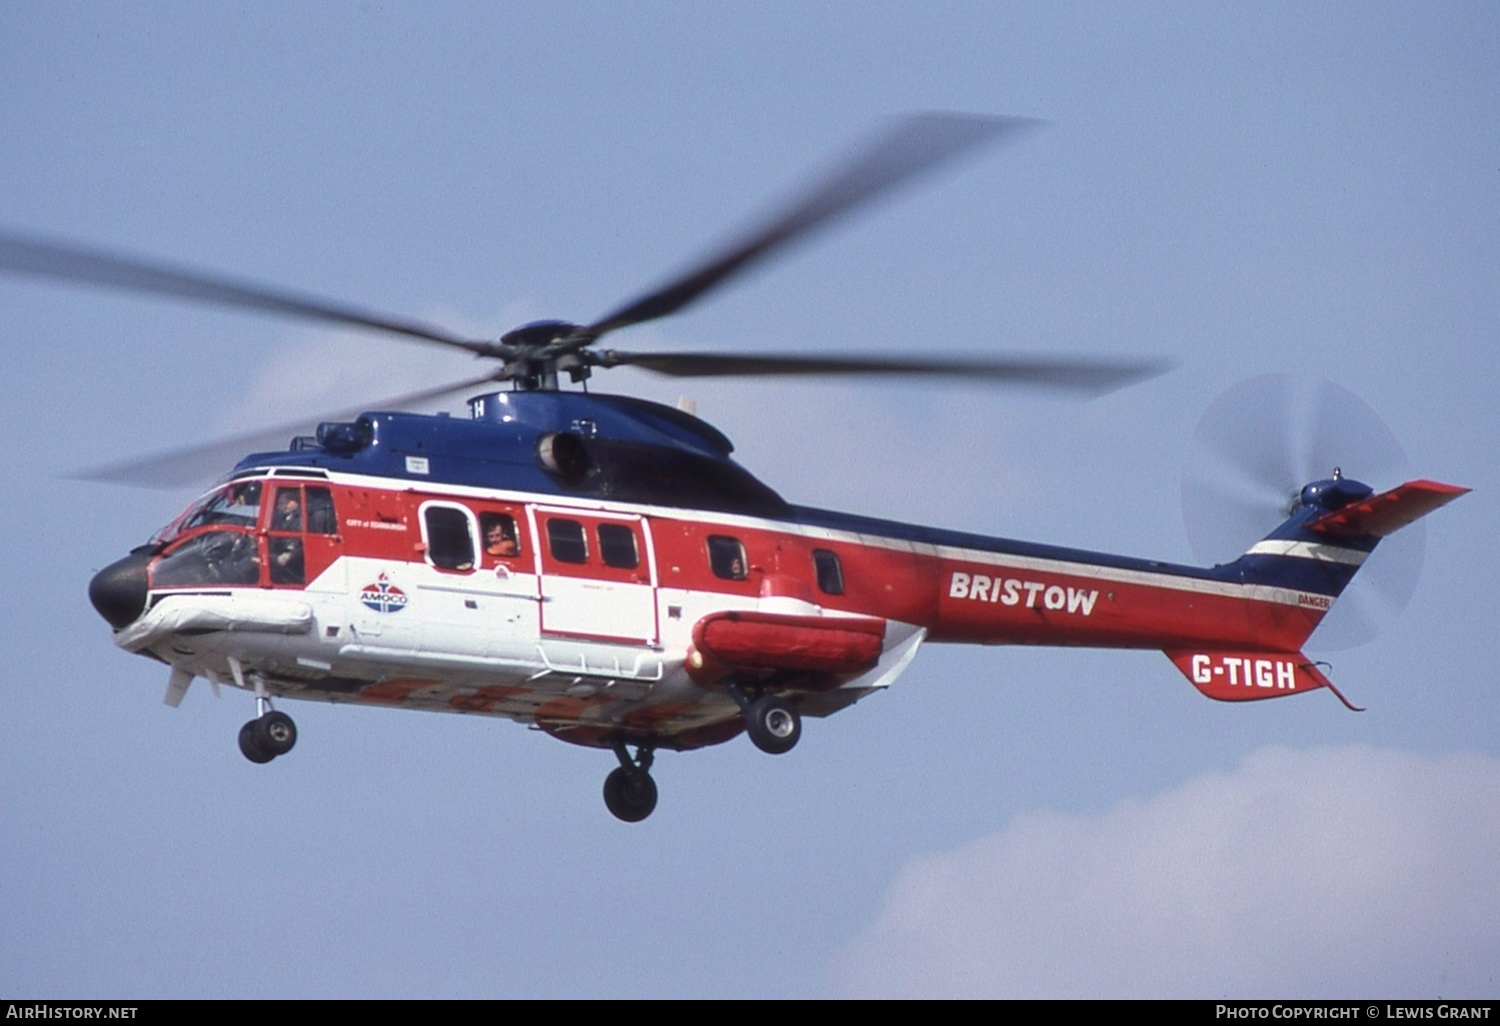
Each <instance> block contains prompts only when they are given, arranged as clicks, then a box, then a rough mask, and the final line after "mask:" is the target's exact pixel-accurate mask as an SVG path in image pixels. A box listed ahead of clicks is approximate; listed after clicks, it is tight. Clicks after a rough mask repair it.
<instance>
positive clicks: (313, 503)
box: [307, 485, 339, 534]
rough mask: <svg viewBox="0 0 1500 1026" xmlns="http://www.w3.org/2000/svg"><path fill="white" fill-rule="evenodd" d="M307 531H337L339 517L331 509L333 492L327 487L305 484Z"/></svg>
mask: <svg viewBox="0 0 1500 1026" xmlns="http://www.w3.org/2000/svg"><path fill="white" fill-rule="evenodd" d="M307 533H308V534H338V533H339V518H338V514H337V513H335V512H334V509H333V492H331V491H329V490H328V489H327V488H322V487H319V486H317V485H308V486H307Z"/></svg>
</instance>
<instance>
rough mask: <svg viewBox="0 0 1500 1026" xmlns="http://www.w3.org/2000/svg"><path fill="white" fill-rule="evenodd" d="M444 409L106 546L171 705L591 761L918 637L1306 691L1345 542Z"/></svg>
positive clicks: (550, 408) (673, 430)
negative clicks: (1127, 518)
mask: <svg viewBox="0 0 1500 1026" xmlns="http://www.w3.org/2000/svg"><path fill="white" fill-rule="evenodd" d="M470 406H471V413H472V417H471V419H469V420H462V419H456V418H451V417H444V416H422V415H415V414H398V413H378V414H367V415H365V416H364V417H362V418H360V419H359V420H358V421H356V422H353V423H348V424H328V425H323V426H322V428H321V429H320V432H319V436H318V438H315V439H306V438H304V439H298V440H296V441H295V442H294V445H293V447H292V448H291V449H289V450H288V451H286V452H281V453H262V454H258V455H254V456H250V457H247V458H246V459H244V460H242V461H241V463H240V464H239V466H238V467H236V469H235V470H234V471H233V472H232V473H231V474H230V475H229V477H228V478H227V480H226V481H224V482H223V483H221V484H220V485H219V486H218V487H217V488H215V489H214V490H213V491H211V492H209V493H208V494H207V495H206V496H204V497H203V498H202V499H200V500H198V501H197V502H195V503H194V504H193V505H192V506H191V507H190V508H189V509H188V510H187V511H186V512H184V513H183V514H182V515H181V516H179V517H178V518H177V520H175V521H174V522H173V523H172V524H170V525H168V527H166V528H165V529H164V530H163V531H162V532H160V533H159V534H158V536H157V537H156V538H155V539H153V542H152V543H151V544H150V545H149V546H146V547H143V548H142V549H141V550H138V551H137V553H136V554H135V555H134V556H132V557H130V558H129V559H130V560H134V562H133V563H131V564H130V566H129V567H127V570H129V571H130V572H129V573H126V572H123V571H121V572H117V573H116V577H117V578H120V579H121V580H124V579H125V578H129V583H125V584H122V583H118V582H117V583H116V584H115V585H114V586H113V587H114V590H113V592H111V591H110V588H109V587H107V586H105V585H100V583H99V582H98V581H96V585H99V590H101V591H103V592H105V593H106V594H105V595H104V598H106V599H108V598H109V597H110V595H113V597H114V599H115V606H114V608H113V612H112V613H111V612H110V611H107V606H108V602H107V601H106V602H104V603H103V604H101V601H100V600H101V596H100V595H96V596H95V600H96V605H100V608H101V612H105V615H106V616H107V617H108V618H111V620H112V622H113V624H114V626H115V627H116V628H117V631H116V641H117V643H118V644H119V645H121V646H122V647H124V648H127V649H129V650H131V651H136V652H141V653H149V654H151V655H153V656H155V657H156V658H158V659H161V660H162V661H164V662H166V663H168V664H170V665H171V666H172V667H173V678H172V679H173V682H174V687H175V688H176V690H177V697H179V698H180V694H181V691H182V689H184V688H185V686H186V684H187V682H189V681H191V680H192V679H194V678H204V679H208V680H210V681H213V682H214V683H215V684H219V683H224V684H231V685H236V686H239V687H243V688H246V689H248V690H253V691H256V692H257V693H258V694H260V695H261V696H262V697H269V696H286V697H295V698H306V699H321V700H326V701H333V702H360V703H369V704H378V705H393V706H400V707H404V708H411V709H426V710H436V711H448V712H460V713H477V714H488V715H495V716H502V717H508V718H511V719H514V720H518V721H520V722H523V723H526V724H529V725H535V726H536V727H539V728H541V729H543V730H546V731H548V732H550V733H552V734H554V735H556V736H558V737H560V738H562V739H565V740H569V741H574V742H578V743H582V744H588V745H597V746H603V747H613V746H617V745H619V744H622V743H625V742H629V743H632V744H640V745H649V746H650V747H653V748H655V747H666V748H693V747H699V746H701V745H704V744H713V743H717V742H720V741H724V740H727V739H728V738H730V737H733V736H734V735H735V734H737V733H739V732H740V730H741V729H743V726H744V720H743V716H742V706H743V703H744V701H745V699H746V696H747V695H761V694H775V695H777V696H781V697H782V698H784V699H785V700H786V701H787V702H789V703H790V704H791V705H792V706H794V707H795V708H796V710H797V711H798V713H799V714H800V715H813V716H822V715H827V714H829V713H832V712H835V711H837V710H839V709H841V708H844V707H846V706H847V705H849V704H851V703H853V702H854V701H856V700H858V699H860V698H862V697H864V696H865V695H868V694H870V693H871V692H872V691H874V690H877V689H879V688H882V687H884V686H886V685H887V684H889V683H890V682H891V681H892V680H894V679H895V678H896V676H897V675H898V674H899V673H900V672H901V671H902V670H903V669H904V668H905V667H906V665H907V664H908V663H909V662H910V660H911V658H912V657H913V656H914V655H915V653H916V650H917V648H918V646H919V645H921V644H922V643H924V642H959V643H977V644H991V645H1001V644H1031V645H1073V646H1104V647H1119V648H1150V649H1161V650H1165V651H1167V652H1168V653H1169V654H1171V655H1173V657H1174V659H1176V658H1177V656H1178V654H1181V655H1182V656H1183V659H1184V660H1185V661H1184V662H1181V663H1180V664H1179V665H1180V666H1182V668H1183V670H1184V672H1185V673H1190V679H1192V677H1191V672H1196V673H1197V674H1198V676H1199V677H1202V676H1203V674H1204V673H1205V672H1206V673H1208V674H1209V676H1210V680H1209V681H1207V682H1205V681H1202V680H1195V681H1194V682H1195V683H1197V684H1199V685H1200V686H1203V685H1205V684H1207V685H1208V686H1205V687H1203V689H1204V690H1205V691H1206V692H1207V693H1210V694H1211V695H1213V697H1224V698H1258V697H1271V696H1272V695H1275V694H1286V693H1288V692H1289V691H1299V690H1310V689H1312V688H1316V687H1318V686H1321V685H1322V684H1323V683H1325V681H1323V679H1322V678H1321V675H1319V674H1318V673H1317V671H1316V669H1315V668H1313V667H1311V666H1310V665H1305V660H1301V659H1298V658H1296V657H1295V656H1294V653H1296V652H1297V649H1298V646H1299V645H1300V643H1301V642H1302V640H1303V639H1304V638H1305V637H1306V636H1307V634H1309V633H1310V632H1311V631H1312V629H1313V627H1314V626H1316V624H1317V622H1318V620H1319V619H1320V618H1321V617H1322V615H1323V614H1324V612H1325V611H1326V610H1327V608H1328V606H1329V605H1330V604H1331V602H1332V596H1333V595H1336V594H1337V590H1338V588H1340V587H1341V586H1342V583H1343V582H1345V581H1347V577H1348V576H1349V575H1352V572H1353V569H1352V567H1350V565H1349V564H1350V562H1351V560H1350V559H1348V558H1345V559H1344V560H1343V562H1338V561H1336V560H1335V561H1329V560H1321V561H1320V560H1299V561H1295V562H1299V563H1303V562H1305V563H1306V564H1307V565H1306V566H1305V567H1301V568H1300V570H1301V571H1302V578H1301V579H1300V580H1291V579H1285V575H1284V574H1283V575H1282V578H1283V579H1278V581H1277V582H1275V583H1270V582H1268V581H1266V580H1255V579H1249V578H1251V577H1253V575H1250V574H1247V573H1246V570H1245V568H1244V567H1243V566H1240V565H1239V564H1231V565H1230V566H1227V567H1216V568H1212V569H1200V568H1195V567H1187V566H1177V565H1171V564H1164V563H1159V562H1154V561H1147V560H1137V559H1131V558H1127V557H1120V556H1112V555H1106V554H1102V553H1089V552H1082V551H1078V550H1072V549H1065V548H1059V547H1054V546H1045V545H1035V544H1029V543H1024V542H1016V541H1009V540H1005V539H996V538H987V537H982V536H976V535H968V534H960V533H956V532H951V531H942V530H937V529H933V528H925V527H916V526H911V525H905V524H899V523H894V522H890V521H882V520H876V519H871V518H865V517H857V516H851V515H847V514H841V513H833V512H828V511H824V510H815V509H808V508H804V507H796V506H792V505H789V504H787V503H786V502H784V501H783V500H782V499H781V497H780V496H778V495H777V494H776V493H775V492H774V491H772V490H771V489H770V488H768V487H767V486H765V485H764V484H762V483H761V482H759V481H758V480H756V479H755V478H754V477H752V476H751V475H750V474H749V473H748V472H747V471H745V470H744V469H743V468H742V467H740V466H739V465H738V464H736V463H735V462H734V461H733V460H732V459H730V456H729V453H730V449H731V447H730V444H729V442H728V440H727V439H725V438H724V436H722V435H721V434H719V433H718V432H717V431H715V430H714V429H713V428H711V427H710V426H708V425H707V424H705V423H703V422H702V421H699V420H697V419H696V418H694V417H691V416H689V415H687V414H685V413H682V412H680V411H677V410H674V409H671V408H669V407H664V406H659V405H656V404H652V403H647V402H643V401H641V400H635V399H622V398H618V397H610V396H598V395H585V394H579V393H558V392H530V393H527V392H517V393H496V394H491V395H486V396H481V397H478V398H476V399H474V400H472V401H471V404H470ZM1247 558H1248V557H1247ZM126 562H129V561H128V560H127V561H122V563H126ZM1354 565H1357V562H1356V563H1355V564H1354ZM130 567H134V568H135V569H133V570H131V569H130ZM1330 568H1333V569H1334V571H1335V573H1334V576H1333V577H1330V576H1328V574H1329V571H1330ZM1339 569H1343V570H1345V571H1347V572H1346V573H1344V574H1343V575H1342V576H1340V575H1339V574H1338V573H1337V571H1338V570H1339ZM109 573H110V571H105V572H104V573H103V574H101V575H100V577H101V579H103V578H106V575H108V574H109ZM132 575H133V576H132ZM132 589H135V590H134V591H132ZM137 594H138V598H137V597H134V596H136V595H137ZM1241 653H1243V654H1241ZM1195 656H1196V657H1197V662H1196V663H1195V662H1193V658H1194V657H1195ZM1241 661H1243V666H1242V665H1241ZM1257 662H1264V663H1265V664H1266V665H1265V666H1257V665H1255V664H1256V663H1257ZM1204 666H1208V669H1207V670H1206V671H1205V670H1204V669H1203V667H1204ZM1190 671H1191V672H1190ZM1216 671H1217V677H1218V679H1217V680H1215V679H1213V675H1214V674H1215V672H1216ZM1242 671H1243V672H1242ZM1231 677H1232V679H1231ZM1215 690H1217V691H1218V692H1220V693H1215ZM169 697H170V696H169Z"/></svg>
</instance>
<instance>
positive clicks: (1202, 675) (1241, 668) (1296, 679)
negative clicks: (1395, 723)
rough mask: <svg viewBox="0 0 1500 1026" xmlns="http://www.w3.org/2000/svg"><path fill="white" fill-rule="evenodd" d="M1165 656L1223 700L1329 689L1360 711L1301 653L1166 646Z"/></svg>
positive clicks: (1201, 687) (1207, 692)
mask: <svg viewBox="0 0 1500 1026" xmlns="http://www.w3.org/2000/svg"><path fill="white" fill-rule="evenodd" d="M1166 655H1167V658H1168V659H1170V660H1172V662H1173V664H1174V665H1176V667H1177V669H1179V670H1181V671H1182V675H1183V676H1184V677H1186V678H1187V679H1188V680H1189V681H1191V682H1192V685H1193V687H1195V688H1197V689H1198V690H1199V691H1201V692H1203V693H1204V694H1205V695H1207V696H1208V697H1209V698H1214V699H1217V700H1219V701H1220V702H1254V701H1257V700H1258V699H1262V698H1282V697H1285V696H1286V695H1297V694H1301V693H1302V692H1304V691H1316V690H1317V689H1318V688H1328V689H1329V690H1330V691H1332V692H1333V693H1334V694H1335V695H1338V699H1339V701H1340V702H1343V703H1344V704H1345V705H1347V706H1349V708H1350V709H1354V710H1355V711H1356V712H1358V711H1359V709H1358V708H1357V707H1356V706H1353V705H1350V704H1349V700H1348V699H1346V698H1345V697H1344V696H1343V695H1341V694H1339V690H1338V688H1336V687H1334V686H1333V682H1332V681H1330V680H1329V679H1328V678H1327V677H1325V676H1323V671H1321V670H1319V669H1318V667H1317V666H1316V665H1315V664H1314V663H1313V661H1312V660H1311V659H1309V658H1307V656H1305V655H1303V654H1302V653H1301V652H1252V651H1243V652H1241V651H1235V652H1230V651H1223V650H1218V651H1204V650H1201V649H1191V648H1179V649H1167V651H1166Z"/></svg>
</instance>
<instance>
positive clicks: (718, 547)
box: [708, 534, 745, 581]
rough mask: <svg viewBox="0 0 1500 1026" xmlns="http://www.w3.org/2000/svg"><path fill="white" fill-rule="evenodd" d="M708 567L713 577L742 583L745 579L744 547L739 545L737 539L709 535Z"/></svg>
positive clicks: (720, 535)
mask: <svg viewBox="0 0 1500 1026" xmlns="http://www.w3.org/2000/svg"><path fill="white" fill-rule="evenodd" d="M708 565H709V567H710V568H711V569H712V570H713V572H714V576H715V577H722V578H724V579H725V580H726V581H743V580H744V579H745V546H744V545H742V544H740V540H739V539H738V538H729V537H726V536H724V535H722V534H711V535H709V536H708Z"/></svg>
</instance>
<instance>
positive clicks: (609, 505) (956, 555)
mask: <svg viewBox="0 0 1500 1026" xmlns="http://www.w3.org/2000/svg"><path fill="white" fill-rule="evenodd" d="M328 477H329V480H330V481H332V482H333V483H335V484H343V485H358V486H360V487H365V488H369V487H377V488H384V489H387V490H390V491H396V492H404V491H411V492H418V491H420V492H422V493H425V494H432V495H439V494H440V495H443V496H449V497H454V498H475V499H487V500H490V501H498V502H514V503H531V504H534V505H537V506H548V507H553V508H558V509H576V510H580V511H589V512H599V513H614V514H620V513H630V514H634V515H637V516H647V517H656V518H659V519H663V520H679V521H687V522H690V523H700V524H712V525H716V526H724V527H730V528H733V527H744V528H747V529H751V530H763V531H779V532H783V533H786V534H790V535H795V536H800V537H804V538H812V539H815V540H824V541H842V542H847V543H849V544H853V545H864V546H868V547H870V548H878V549H886V550H888V551H893V552H910V553H913V554H915V555H920V556H934V557H937V558H939V559H947V560H962V561H964V562H966V563H978V564H981V565H983V566H990V567H1006V568H1011V569H1016V570H1030V571H1033V572H1036V573H1052V574H1063V575H1067V576H1071V577H1084V578H1090V579H1093V580H1097V581H1114V582H1117V583H1120V584H1137V585H1142V586H1145V587H1150V588H1167V589H1170V590H1172V591H1189V592H1196V593H1197V594H1200V595H1220V596H1224V597H1226V598H1236V599H1253V600H1256V601H1260V602H1274V603H1276V604H1278V605H1285V606H1297V605H1303V603H1302V602H1301V601H1300V596H1303V595H1306V596H1309V597H1314V598H1318V599H1324V600H1326V599H1328V598H1329V596H1327V595H1324V594H1322V593H1321V592H1302V591H1293V590H1290V589H1287V588H1279V587H1273V586H1271V585H1266V584H1242V583H1240V582H1237V581H1214V580H1205V579H1203V578H1198V577H1181V576H1178V575H1177V574H1175V573H1173V572H1172V571H1171V570H1170V569H1168V568H1166V567H1165V566H1164V567H1163V569H1162V570H1161V571H1160V572H1150V571H1145V570H1134V569H1128V568H1125V567H1113V566H1101V565H1100V564H1097V563H1077V562H1072V561H1069V560H1061V559H1047V558H1044V557H1040V556H1023V555H1019V554H1016V553H1008V552H991V551H989V550H987V549H966V548H959V547H957V546H951V545H934V544H932V543H930V542H920V541H911V540H908V539H905V538H890V537H886V536H885V535H877V534H863V533H859V532H855V531H841V530H838V529H836V528H830V527H823V526H813V525H808V524H796V523H791V522H789V521H785V520H771V519H768V518H766V517H759V516H753V515H747V514H743V513H722V512H717V511H710V510H694V509H688V508H685V507H682V506H651V505H646V504H644V503H627V502H616V501H611V500H604V499H582V498H579V499H575V498H573V497H572V496H563V495H540V494H538V493H536V492H520V491H513V490H510V489H500V488H487V487H484V486H482V485H460V484H448V483H444V482H439V481H433V482H420V483H415V482H412V481H410V480H408V479H406V478H388V477H382V476H379V475H375V474H362V473H357V472H349V471H336V470H332V469H330V470H329V472H328ZM414 485H415V486H414ZM219 487H222V484H221V485H220V486H219ZM955 533H956V532H955ZM995 540H996V541H1004V540H1005V539H1001V538H997V539H995ZM1260 544H1265V543H1264V542H1262V543H1260ZM1275 544H1278V545H1279V544H1290V543H1281V542H1277V543H1275ZM1258 547H1259V546H1257V548H1258ZM1321 547H1323V548H1327V547H1328V546H1321ZM1251 551H1252V552H1254V551H1255V549H1251ZM1340 551H1343V550H1340ZM1100 555H1105V553H1100ZM1355 555H1357V556H1359V557H1360V560H1361V561H1363V558H1364V555H1365V554H1364V553H1355ZM1126 558H1130V557H1126ZM1142 562H1147V561H1146V560H1142Z"/></svg>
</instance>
